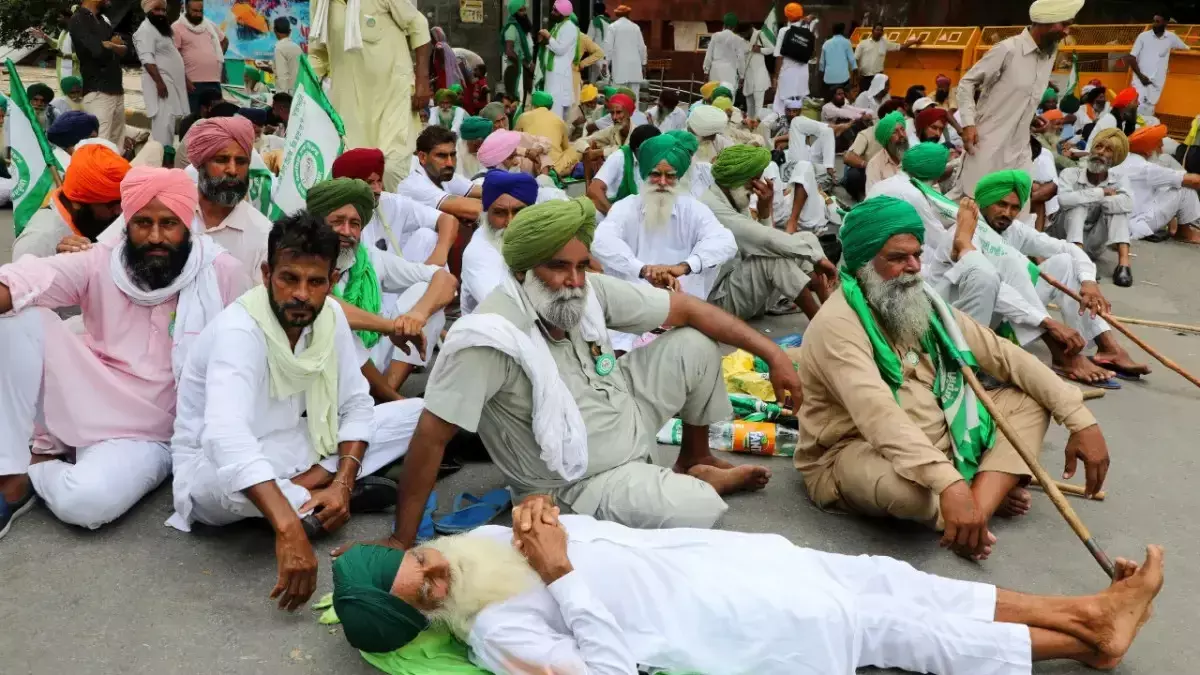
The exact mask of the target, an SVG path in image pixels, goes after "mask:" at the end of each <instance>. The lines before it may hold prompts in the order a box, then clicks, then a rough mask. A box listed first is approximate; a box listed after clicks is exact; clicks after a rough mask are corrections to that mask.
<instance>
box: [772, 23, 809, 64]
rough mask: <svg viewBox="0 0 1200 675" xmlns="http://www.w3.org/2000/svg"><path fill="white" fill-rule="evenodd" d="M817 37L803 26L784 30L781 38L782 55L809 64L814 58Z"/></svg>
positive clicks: (780, 49)
mask: <svg viewBox="0 0 1200 675" xmlns="http://www.w3.org/2000/svg"><path fill="white" fill-rule="evenodd" d="M816 42H817V40H816V37H814V36H813V34H812V31H811V30H809V29H807V28H805V27H803V26H792V27H790V28H787V29H785V30H784V32H783V35H782V36H781V37H780V43H779V53H780V55H782V56H784V57H786V58H789V59H791V60H793V61H798V62H800V63H808V62H809V61H810V60H811V59H812V56H813V47H814V45H815V44H816Z"/></svg>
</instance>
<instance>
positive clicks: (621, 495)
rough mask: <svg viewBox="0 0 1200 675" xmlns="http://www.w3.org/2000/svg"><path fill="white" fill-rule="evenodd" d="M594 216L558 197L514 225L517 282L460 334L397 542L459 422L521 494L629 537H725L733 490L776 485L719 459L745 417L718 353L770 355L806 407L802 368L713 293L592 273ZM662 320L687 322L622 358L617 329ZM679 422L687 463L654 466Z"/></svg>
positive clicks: (421, 444) (448, 353) (406, 488)
mask: <svg viewBox="0 0 1200 675" xmlns="http://www.w3.org/2000/svg"><path fill="white" fill-rule="evenodd" d="M594 214H595V208H594V207H593V206H592V203H591V202H590V201H588V200H587V199H585V198H579V199H575V200H572V201H568V202H561V201H554V202H547V203H545V204H538V205H536V206H530V207H527V208H525V209H524V210H522V211H521V212H520V213H518V214H517V216H516V217H515V218H513V219H512V222H511V223H510V224H509V225H508V228H507V229H506V230H505V232H504V242H503V245H502V254H503V256H504V260H505V263H506V264H507V265H508V268H509V270H510V274H509V276H508V277H507V278H506V279H505V280H504V284H503V285H502V286H501V287H499V288H497V289H496V290H495V291H493V292H492V294H491V295H489V296H488V297H487V299H486V300H484V301H483V303H482V304H481V305H480V306H479V307H478V308H476V310H475V312H474V313H473V314H470V315H469V316H465V317H463V318H462V319H460V320H459V321H457V322H456V323H455V324H454V327H453V328H451V329H450V333H449V335H448V336H447V338H446V342H445V345H444V347H443V349H442V353H441V355H440V356H439V357H438V361H437V364H436V365H435V366H434V368H433V373H432V374H431V375H430V379H429V383H428V386H427V387H426V390H425V412H424V413H423V414H422V416H421V420H420V422H418V425H417V433H416V436H415V437H414V438H413V442H412V448H413V452H412V453H411V454H410V456H409V457H407V458H406V459H405V462H404V472H403V475H402V478H401V480H400V488H399V489H400V493H399V494H400V501H399V506H398V508H397V509H396V527H395V529H394V530H393V534H392V539H393V540H395V541H396V542H398V543H399V545H402V546H404V547H409V546H411V545H412V543H413V540H414V537H415V535H416V531H417V525H418V523H419V522H420V520H421V516H422V512H423V511H424V508H425V502H426V500H427V498H428V496H429V493H430V490H431V489H432V488H433V484H434V481H435V480H436V479H437V472H438V466H439V465H440V463H441V459H442V454H443V450H444V448H445V446H446V443H447V441H449V440H450V438H451V437H452V436H453V435H454V433H455V432H456V431H457V430H458V429H459V428H462V429H464V430H467V431H472V432H476V431H477V432H478V433H479V434H480V436H481V437H482V439H483V444H484V446H486V447H487V450H488V453H489V454H490V455H491V457H492V459H493V460H494V461H495V462H496V465H497V467H498V468H499V469H500V471H501V473H503V474H504V476H505V479H506V481H507V483H508V485H509V488H510V489H511V490H512V491H513V493H514V495H515V496H516V497H517V498H518V499H520V498H523V497H525V496H527V495H529V494H532V493H535V492H549V493H551V494H553V495H554V496H555V498H556V499H558V500H560V501H561V502H562V503H564V504H565V505H567V506H568V507H570V508H571V509H572V510H573V511H574V512H576V513H582V514H590V515H594V516H596V517H598V518H601V519H604V520H615V521H618V522H621V523H624V524H627V525H630V526H631V527H645V528H655V527H704V528H707V527H712V526H713V525H714V524H715V523H716V522H717V520H718V519H719V518H720V517H721V515H722V514H723V513H724V512H725V510H726V505H725V503H724V501H722V499H721V495H724V494H730V493H733V492H738V491H743V490H757V489H761V488H763V487H764V486H765V485H766V483H767V481H768V479H769V477H770V472H769V471H768V470H767V469H766V468H765V467H762V466H756V465H752V464H747V465H741V466H732V465H730V464H728V463H726V462H724V461H722V460H720V459H718V458H716V457H714V456H713V455H712V453H711V452H710V451H709V447H708V425H710V424H715V423H718V422H720V421H721V420H728V419H729V417H730V415H731V412H730V407H729V397H728V395H727V394H726V393H725V385H724V383H723V381H722V377H721V368H720V350H719V348H718V346H717V343H718V342H719V343H721V344H727V345H730V346H733V347H735V348H739V349H745V350H747V351H749V352H751V353H753V354H755V355H757V356H759V357H760V358H762V359H763V360H764V361H765V362H766V363H767V365H768V367H769V368H770V379H771V382H772V384H773V385H774V387H775V390H776V396H777V397H778V398H779V400H780V401H784V402H785V404H787V402H789V401H791V400H792V399H793V398H794V399H795V400H799V397H800V391H799V386H798V380H797V379H796V373H795V370H794V369H793V366H792V363H791V361H790V359H789V358H788V356H787V355H786V354H785V353H784V352H783V350H781V349H780V348H779V347H778V346H777V345H775V344H774V343H773V342H771V341H770V340H769V339H767V338H766V337H764V336H763V335H762V334H760V333H759V332H758V331H756V330H754V329H753V328H751V327H750V326H747V325H746V324H745V323H743V322H742V321H740V320H739V319H737V318H736V317H733V316H730V315H728V314H726V313H725V312H722V311H721V310H720V309H718V308H717V307H714V306H713V305H710V304H708V303H707V302H704V301H703V300H702V299H698V298H694V297H692V296H691V295H689V294H687V293H668V292H666V291H664V290H662V289H657V288H652V287H650V286H648V285H640V284H631V283H628V282H625V281H622V280H619V279H615V278H613V277H609V276H605V275H599V274H589V273H588V271H587V270H588V268H589V266H590V265H591V255H590V252H589V248H590V246H591V244H592V234H593V232H594V228H595V219H594ZM659 326H667V327H671V326H675V327H676V328H674V329H673V330H669V331H667V332H666V333H665V334H664V335H662V336H661V337H660V338H658V339H657V340H655V341H654V342H652V343H651V344H649V345H647V346H646V347H644V348H642V349H638V350H636V351H634V352H632V353H630V354H629V355H627V356H625V357H624V358H623V359H621V360H619V361H618V360H617V359H616V358H615V356H614V353H613V348H612V346H611V344H610V343H609V341H608V329H612V330H617V331H622V332H628V333H643V332H645V331H649V330H651V329H654V328H657V327H659ZM675 414H678V415H679V416H680V418H681V419H682V420H683V441H682V446H681V449H680V455H679V459H678V461H677V462H676V464H675V466H674V469H671V468H667V467H660V466H656V465H654V464H651V463H649V458H650V452H651V449H652V448H653V447H654V443H655V440H654V439H655V434H656V433H657V432H658V430H659V429H660V428H661V427H662V425H663V423H664V422H666V421H667V419H669V418H670V417H671V416H672V415H675Z"/></svg>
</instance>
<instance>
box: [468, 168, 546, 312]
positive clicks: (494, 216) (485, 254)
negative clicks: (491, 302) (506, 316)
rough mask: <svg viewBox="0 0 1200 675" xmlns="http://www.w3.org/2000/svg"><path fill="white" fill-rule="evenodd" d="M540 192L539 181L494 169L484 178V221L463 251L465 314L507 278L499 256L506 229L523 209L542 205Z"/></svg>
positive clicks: (502, 261) (506, 269) (520, 174)
mask: <svg viewBox="0 0 1200 675" xmlns="http://www.w3.org/2000/svg"><path fill="white" fill-rule="evenodd" d="M538 192H539V190H538V184H537V181H536V180H534V178H533V176H530V175H528V174H524V173H510V172H508V171H500V170H498V169H493V170H492V171H489V172H488V173H487V176H486V177H484V179H483V213H484V219H483V222H482V223H481V224H480V227H479V229H477V230H475V234H474V235H472V236H471V241H470V243H468V244H467V247H466V249H464V250H463V257H462V295H461V303H460V304H461V307H462V311H463V314H470V313H471V312H474V311H475V308H476V307H478V306H479V303H481V302H483V301H484V299H485V298H487V296H489V295H491V294H492V291H494V290H496V287H497V286H499V285H501V284H502V283H503V282H504V279H505V277H507V276H508V274H509V272H508V266H507V265H505V264H504V256H502V255H501V253H500V249H501V247H502V245H503V244H504V229H505V228H507V227H508V224H509V223H510V222H512V219H513V218H515V217H516V215H517V214H518V213H520V212H521V210H522V209H524V208H525V207H527V206H533V205H534V204H536V203H539V200H538Z"/></svg>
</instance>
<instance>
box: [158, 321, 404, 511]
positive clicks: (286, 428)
mask: <svg viewBox="0 0 1200 675" xmlns="http://www.w3.org/2000/svg"><path fill="white" fill-rule="evenodd" d="M323 311H326V312H330V311H332V312H334V313H335V323H336V327H335V329H334V330H335V334H334V350H335V353H336V358H337V369H338V376H337V408H338V437H337V440H338V442H339V443H341V442H343V441H367V442H368V443H369V444H370V445H369V446H368V447H367V453H366V455H365V456H364V457H363V465H362V474H363V475H366V474H369V473H372V472H374V471H377V470H379V469H381V468H382V467H383V466H385V465H386V464H388V463H389V462H392V461H395V460H396V459H398V458H399V457H401V456H402V455H404V453H405V452H406V451H407V450H408V441H409V439H410V438H411V437H412V433H413V431H414V430H415V429H416V421H417V417H419V416H420V414H421V409H422V402H421V399H408V400H405V401H398V402H395V403H387V404H384V405H381V406H379V407H378V408H375V407H374V403H373V401H372V400H371V395H370V393H369V387H368V385H367V380H366V378H364V377H363V375H362V372H361V371H359V364H358V362H357V360H356V354H355V349H354V335H353V334H352V333H351V332H350V325H349V324H348V323H346V317H345V315H344V314H343V313H342V309H341V307H340V306H338V304H337V303H336V302H334V301H332V300H329V301H327V303H326V305H325V308H324V309H323ZM311 339H312V329H311V327H309V328H305V329H304V332H303V333H302V334H301V336H300V341H299V342H298V343H297V344H296V353H297V354H300V353H303V352H304V350H305V349H307V348H308V345H309V343H310V341H311ZM305 410H306V404H305V397H304V395H303V394H297V395H295V396H291V397H288V398H286V399H282V400H280V399H276V398H274V397H272V396H271V391H270V385H269V378H268V371H267V342H266V338H265V337H264V336H263V334H262V330H261V329H260V328H259V327H258V324H257V323H256V322H255V321H254V319H253V318H252V317H251V316H250V314H249V313H248V312H247V311H246V309H245V307H243V306H242V305H241V304H239V303H236V302H235V303H233V304H232V305H230V306H229V307H227V308H226V309H225V311H223V312H221V314H219V315H218V316H217V318H216V320H215V321H213V322H212V323H210V324H209V325H208V326H207V327H206V328H205V329H204V331H202V332H201V333H200V335H199V337H197V338H196V342H195V343H194V344H193V345H192V351H191V353H190V354H189V356H188V360H187V365H186V366H185V367H184V369H183V373H182V374H181V376H180V380H179V399H178V405H177V409H176V417H175V436H174V437H173V438H172V439H171V457H172V464H173V465H174V471H175V480H174V483H173V485H172V491H173V493H174V500H175V514H174V515H173V516H171V518H170V520H168V521H167V524H168V525H171V526H172V527H176V528H178V529H180V530H183V531H184V532H188V531H190V530H191V524H192V523H193V522H196V521H199V522H202V523H206V524H209V525H225V524H227V523H231V522H234V521H237V520H241V519H243V518H250V517H260V516H261V515H262V514H261V513H259V511H258V508H257V507H255V506H254V504H253V503H252V502H251V501H250V499H249V498H248V497H246V495H245V493H244V490H246V489H247V488H250V487H252V486H254V485H258V484H259V483H264V482H266V481H272V480H273V481H275V483H276V484H277V485H278V486H279V488H280V490H282V492H283V495H284V497H286V498H287V500H288V502H289V503H290V504H291V505H292V508H295V509H297V510H298V509H299V508H300V506H302V505H303V504H304V503H305V502H307V501H308V499H309V496H310V495H309V492H308V490H306V489H304V488H302V487H300V486H299V485H296V484H295V483H292V482H291V480H290V479H291V478H292V477H293V476H297V475H299V474H301V473H303V472H304V471H307V470H308V469H309V468H310V467H312V466H313V465H314V464H316V463H318V461H317V460H318V459H320V458H318V457H317V455H316V452H315V451H314V450H313V447H312V443H311V441H310V439H309V435H308V420H307V418H305V417H304V416H302V413H304V412H305ZM319 463H320V464H321V466H323V467H325V468H326V469H327V470H329V471H334V470H336V468H337V457H336V456H334V457H331V458H326V459H324V460H321V461H320V462H319Z"/></svg>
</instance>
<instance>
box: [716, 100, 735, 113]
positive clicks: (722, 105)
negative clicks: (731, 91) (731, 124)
mask: <svg viewBox="0 0 1200 675" xmlns="http://www.w3.org/2000/svg"><path fill="white" fill-rule="evenodd" d="M712 107H714V108H716V109H717V110H721V111H724V112H729V109H730V108H732V107H733V101H731V100H730V99H729V97H728V96H718V97H716V98H714V99H713V102H712Z"/></svg>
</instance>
